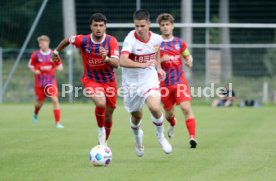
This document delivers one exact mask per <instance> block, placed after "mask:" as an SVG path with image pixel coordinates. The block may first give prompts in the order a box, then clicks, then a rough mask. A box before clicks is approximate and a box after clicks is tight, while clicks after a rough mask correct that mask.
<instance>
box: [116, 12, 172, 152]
mask: <svg viewBox="0 0 276 181" xmlns="http://www.w3.org/2000/svg"><path fill="white" fill-rule="evenodd" d="M133 19H134V24H135V30H133V31H131V32H129V34H128V35H127V37H126V38H125V40H124V44H123V48H122V53H121V57H120V65H121V66H122V67H124V68H123V70H122V81H123V82H122V84H123V88H124V90H125V92H127V94H125V95H124V104H125V108H126V110H127V111H128V112H130V114H131V117H130V125H131V128H132V132H133V135H134V138H135V142H136V145H135V150H136V154H137V156H139V157H141V156H143V154H144V146H143V131H142V129H141V123H142V107H143V105H144V103H145V102H146V103H147V105H148V108H149V110H150V112H151V115H152V116H151V120H152V122H153V124H154V125H155V128H156V133H157V134H156V136H157V139H158V141H159V143H160V145H161V147H162V149H163V150H164V152H165V153H167V154H168V153H170V152H171V151H172V147H171V145H170V143H169V142H168V141H167V140H166V138H165V137H164V134H163V129H164V127H163V121H164V116H163V114H162V112H161V110H160V103H161V100H160V92H159V80H158V73H159V74H160V76H161V78H165V72H164V71H163V70H162V68H161V66H160V53H159V51H160V50H159V47H160V45H161V42H162V37H161V36H160V35H157V34H155V33H153V32H151V31H149V28H150V21H149V19H150V15H149V13H148V12H147V11H146V10H138V11H136V12H135V13H134V16H133Z"/></svg>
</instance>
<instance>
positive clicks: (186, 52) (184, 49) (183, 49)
mask: <svg viewBox="0 0 276 181" xmlns="http://www.w3.org/2000/svg"><path fill="white" fill-rule="evenodd" d="M181 54H182V56H183V57H186V56H188V55H190V52H189V50H188V48H187V45H186V43H185V41H183V40H181Z"/></svg>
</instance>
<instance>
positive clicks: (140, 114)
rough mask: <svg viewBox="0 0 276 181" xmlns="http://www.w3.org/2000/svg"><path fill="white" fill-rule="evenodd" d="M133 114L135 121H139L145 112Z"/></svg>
mask: <svg viewBox="0 0 276 181" xmlns="http://www.w3.org/2000/svg"><path fill="white" fill-rule="evenodd" d="M131 116H132V120H133V121H134V122H139V121H140V120H141V119H142V117H143V114H142V113H132V114H131Z"/></svg>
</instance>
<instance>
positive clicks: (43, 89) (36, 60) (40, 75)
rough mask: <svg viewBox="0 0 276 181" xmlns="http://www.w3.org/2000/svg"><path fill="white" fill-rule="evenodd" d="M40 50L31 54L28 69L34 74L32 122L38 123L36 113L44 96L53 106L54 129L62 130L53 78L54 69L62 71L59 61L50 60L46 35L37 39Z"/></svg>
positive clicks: (48, 41) (54, 77) (55, 85)
mask: <svg viewBox="0 0 276 181" xmlns="http://www.w3.org/2000/svg"><path fill="white" fill-rule="evenodd" d="M37 41H38V44H39V47H40V50H37V51H35V52H33V53H32V56H31V59H30V61H29V65H28V67H29V68H30V70H31V71H32V72H33V73H34V89H35V95H36V104H35V109H34V114H33V122H34V123H37V122H38V113H39V110H40V108H41V107H42V105H43V102H44V100H45V98H46V96H48V97H50V98H51V99H52V102H53V105H54V116H55V121H56V128H64V126H63V125H62V124H60V105H59V101H58V86H57V81H56V76H55V71H56V69H57V70H58V71H62V70H63V66H62V63H61V60H60V59H58V60H59V61H56V62H53V60H52V59H51V55H52V53H53V52H52V50H51V49H50V48H49V45H50V39H49V37H48V36H46V35H42V36H40V37H38V38H37Z"/></svg>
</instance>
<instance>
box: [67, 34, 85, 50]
mask: <svg viewBox="0 0 276 181" xmlns="http://www.w3.org/2000/svg"><path fill="white" fill-rule="evenodd" d="M82 39H83V35H72V36H70V37H69V42H70V43H71V44H72V45H74V46H75V47H77V48H79V47H80V46H81V44H82Z"/></svg>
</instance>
